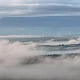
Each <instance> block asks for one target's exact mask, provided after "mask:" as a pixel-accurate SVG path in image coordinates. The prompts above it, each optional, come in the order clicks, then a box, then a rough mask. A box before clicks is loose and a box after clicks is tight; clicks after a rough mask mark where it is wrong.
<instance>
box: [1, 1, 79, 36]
mask: <svg viewBox="0 0 80 80" xmlns="http://www.w3.org/2000/svg"><path fill="white" fill-rule="evenodd" d="M79 16H80V0H0V35H7V34H38V35H41V34H42V33H45V34H46V35H55V34H57V33H58V32H60V33H61V34H68V33H69V32H72V34H79V26H80V23H79V21H80V19H79V18H80V17H79Z"/></svg>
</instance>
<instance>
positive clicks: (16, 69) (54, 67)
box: [0, 40, 80, 80]
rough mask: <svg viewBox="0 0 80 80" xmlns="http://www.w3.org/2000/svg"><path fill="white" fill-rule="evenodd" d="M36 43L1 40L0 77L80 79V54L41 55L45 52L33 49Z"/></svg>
mask: <svg viewBox="0 0 80 80" xmlns="http://www.w3.org/2000/svg"><path fill="white" fill-rule="evenodd" d="M36 45H37V44H36V43H34V42H23V43H22V42H9V41H8V40H0V79H1V80H7V79H9V80H10V79H13V80H23V79H25V80H26V79H29V80H30V79H31V80H34V79H36V80H43V79H44V80H46V79H47V80H51V79H52V80H73V79H75V80H80V56H79V55H80V54H78V55H72V56H70V55H68V56H66V55H62V56H60V57H58V58H54V57H51V58H50V57H40V56H39V55H43V54H44V52H43V51H39V50H35V49H33V48H35V46H36ZM37 61H40V62H38V63H37V64H36V62H37Z"/></svg>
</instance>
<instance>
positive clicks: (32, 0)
mask: <svg viewBox="0 0 80 80" xmlns="http://www.w3.org/2000/svg"><path fill="white" fill-rule="evenodd" d="M72 15H73V16H79V15H80V0H0V17H37V16H72Z"/></svg>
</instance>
